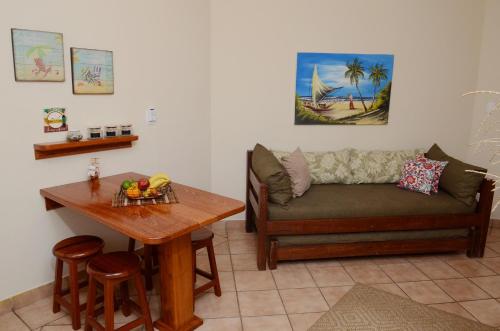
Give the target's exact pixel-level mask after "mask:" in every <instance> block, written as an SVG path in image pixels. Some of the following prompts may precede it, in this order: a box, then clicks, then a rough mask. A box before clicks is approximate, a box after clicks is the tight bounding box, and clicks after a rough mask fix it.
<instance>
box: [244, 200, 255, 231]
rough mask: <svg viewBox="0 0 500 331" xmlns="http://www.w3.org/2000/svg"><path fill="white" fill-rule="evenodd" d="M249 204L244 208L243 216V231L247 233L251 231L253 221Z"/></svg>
mask: <svg viewBox="0 0 500 331" xmlns="http://www.w3.org/2000/svg"><path fill="white" fill-rule="evenodd" d="M251 208H252V207H251V206H250V207H248V206H247V210H246V218H245V231H246V232H247V233H251V232H253V221H252V210H251Z"/></svg>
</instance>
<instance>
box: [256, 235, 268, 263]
mask: <svg viewBox="0 0 500 331" xmlns="http://www.w3.org/2000/svg"><path fill="white" fill-rule="evenodd" d="M257 234H258V239H257V268H258V269H259V270H266V262H267V251H268V250H267V245H268V240H267V236H266V235H265V234H264V233H262V230H261V231H257Z"/></svg>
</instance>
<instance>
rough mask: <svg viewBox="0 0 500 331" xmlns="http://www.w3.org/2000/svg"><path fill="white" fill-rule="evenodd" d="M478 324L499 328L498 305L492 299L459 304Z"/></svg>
mask: <svg viewBox="0 0 500 331" xmlns="http://www.w3.org/2000/svg"><path fill="white" fill-rule="evenodd" d="M460 305H461V306H462V307H464V308H465V309H466V310H467V311H468V312H469V313H471V314H472V316H474V317H475V318H476V319H477V320H478V321H479V322H481V323H484V324H487V325H490V326H500V303H499V302H498V301H496V300H494V299H489V300H476V301H465V302H460Z"/></svg>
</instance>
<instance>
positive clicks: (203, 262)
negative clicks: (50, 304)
mask: <svg viewBox="0 0 500 331" xmlns="http://www.w3.org/2000/svg"><path fill="white" fill-rule="evenodd" d="M215 263H216V264H217V270H218V271H233V268H232V266H231V255H215ZM196 267H197V268H199V269H201V270H205V271H207V272H210V264H209V262H208V255H199V256H197V257H196Z"/></svg>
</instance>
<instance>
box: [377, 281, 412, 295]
mask: <svg viewBox="0 0 500 331" xmlns="http://www.w3.org/2000/svg"><path fill="white" fill-rule="evenodd" d="M370 287H374V288H378V289H379V290H382V291H386V292H389V293H392V294H395V295H399V296H400V297H403V298H408V296H407V295H406V293H405V292H403V290H402V289H401V288H400V287H399V286H398V285H396V284H394V283H393V284H371V285H370Z"/></svg>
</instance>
